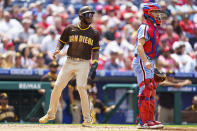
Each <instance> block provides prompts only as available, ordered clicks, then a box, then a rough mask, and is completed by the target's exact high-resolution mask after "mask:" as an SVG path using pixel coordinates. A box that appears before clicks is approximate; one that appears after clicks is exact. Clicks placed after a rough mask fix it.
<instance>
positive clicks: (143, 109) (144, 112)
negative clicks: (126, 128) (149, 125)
mask: <svg viewBox="0 0 197 131" xmlns="http://www.w3.org/2000/svg"><path fill="white" fill-rule="evenodd" d="M138 108H139V116H138V117H139V122H140V124H144V123H146V122H147V121H148V120H149V110H150V98H148V97H145V96H140V97H139V101H138Z"/></svg>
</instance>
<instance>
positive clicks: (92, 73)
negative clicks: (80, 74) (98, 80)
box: [89, 61, 98, 80]
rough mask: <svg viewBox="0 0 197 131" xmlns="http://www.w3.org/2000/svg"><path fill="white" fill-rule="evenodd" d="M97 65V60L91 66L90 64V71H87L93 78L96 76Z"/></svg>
mask: <svg viewBox="0 0 197 131" xmlns="http://www.w3.org/2000/svg"><path fill="white" fill-rule="evenodd" d="M97 67H98V62H97V61H94V62H93V64H92V66H91V69H90V72H89V77H90V78H91V79H92V80H94V79H95V77H96V69H97Z"/></svg>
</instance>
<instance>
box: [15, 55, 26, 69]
mask: <svg viewBox="0 0 197 131" xmlns="http://www.w3.org/2000/svg"><path fill="white" fill-rule="evenodd" d="M12 68H25V67H24V66H23V65H22V62H21V53H20V52H16V55H15V64H14V66H13V67H12Z"/></svg>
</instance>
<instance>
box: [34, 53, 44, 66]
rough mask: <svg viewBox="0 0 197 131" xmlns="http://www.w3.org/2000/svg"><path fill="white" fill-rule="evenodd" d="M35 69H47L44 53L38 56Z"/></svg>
mask: <svg viewBox="0 0 197 131" xmlns="http://www.w3.org/2000/svg"><path fill="white" fill-rule="evenodd" d="M33 68H34V69H47V65H46V64H45V63H44V55H43V53H39V55H38V56H37V57H36V65H34V67H33Z"/></svg>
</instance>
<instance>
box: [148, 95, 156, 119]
mask: <svg viewBox="0 0 197 131" xmlns="http://www.w3.org/2000/svg"><path fill="white" fill-rule="evenodd" d="M154 112H155V99H154V97H151V98H150V110H149V120H150V121H154Z"/></svg>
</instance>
